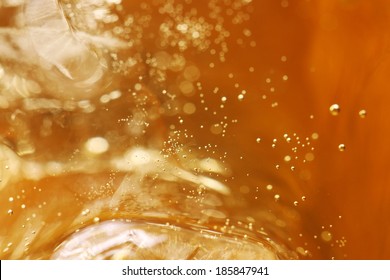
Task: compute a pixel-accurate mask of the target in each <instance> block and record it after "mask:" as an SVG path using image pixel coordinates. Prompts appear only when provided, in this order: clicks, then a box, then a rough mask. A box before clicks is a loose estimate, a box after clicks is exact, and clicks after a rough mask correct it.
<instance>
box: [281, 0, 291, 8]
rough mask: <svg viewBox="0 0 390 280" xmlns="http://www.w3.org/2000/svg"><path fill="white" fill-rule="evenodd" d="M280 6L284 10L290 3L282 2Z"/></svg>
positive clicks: (283, 0) (285, 0)
mask: <svg viewBox="0 0 390 280" xmlns="http://www.w3.org/2000/svg"><path fill="white" fill-rule="evenodd" d="M280 5H281V6H282V8H287V7H288V5H289V3H288V1H287V0H282V2H280Z"/></svg>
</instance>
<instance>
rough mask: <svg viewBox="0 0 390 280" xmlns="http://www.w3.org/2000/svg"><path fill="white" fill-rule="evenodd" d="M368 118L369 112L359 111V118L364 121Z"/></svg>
mask: <svg viewBox="0 0 390 280" xmlns="http://www.w3.org/2000/svg"><path fill="white" fill-rule="evenodd" d="M366 116H367V112H366V110H364V109H363V110H360V111H359V117H361V118H362V119H364V118H365V117H366Z"/></svg>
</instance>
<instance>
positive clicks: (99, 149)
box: [85, 137, 110, 154]
mask: <svg viewBox="0 0 390 280" xmlns="http://www.w3.org/2000/svg"><path fill="white" fill-rule="evenodd" d="M109 147H110V145H109V143H108V141H107V140H106V139H105V138H103V137H92V138H89V139H88V140H87V142H86V143H85V149H86V150H87V151H88V152H90V153H91V154H102V153H105V152H107V151H108V149H109Z"/></svg>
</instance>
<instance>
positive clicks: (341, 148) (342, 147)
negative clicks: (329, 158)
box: [339, 144, 345, 152]
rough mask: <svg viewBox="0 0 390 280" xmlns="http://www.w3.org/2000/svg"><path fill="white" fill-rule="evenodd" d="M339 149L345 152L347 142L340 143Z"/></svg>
mask: <svg viewBox="0 0 390 280" xmlns="http://www.w3.org/2000/svg"><path fill="white" fill-rule="evenodd" d="M339 151H340V152H344V151H345V144H340V145H339Z"/></svg>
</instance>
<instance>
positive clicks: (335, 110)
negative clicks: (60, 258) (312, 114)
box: [329, 104, 340, 116]
mask: <svg viewBox="0 0 390 280" xmlns="http://www.w3.org/2000/svg"><path fill="white" fill-rule="evenodd" d="M329 111H330V113H331V115H332V116H337V115H338V114H339V113H340V106H339V105H338V104H332V105H331V106H330V107H329Z"/></svg>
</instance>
